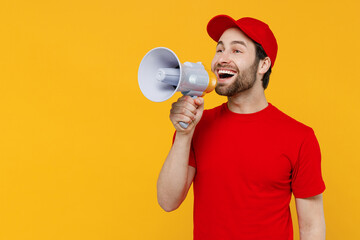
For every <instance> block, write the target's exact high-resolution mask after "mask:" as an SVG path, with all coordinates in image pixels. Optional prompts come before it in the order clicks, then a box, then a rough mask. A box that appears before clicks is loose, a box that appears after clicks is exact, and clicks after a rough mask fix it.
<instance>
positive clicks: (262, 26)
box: [207, 15, 278, 67]
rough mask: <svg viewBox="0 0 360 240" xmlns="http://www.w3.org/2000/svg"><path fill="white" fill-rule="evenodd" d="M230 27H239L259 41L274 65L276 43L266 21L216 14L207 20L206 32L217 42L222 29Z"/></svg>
mask: <svg viewBox="0 0 360 240" xmlns="http://www.w3.org/2000/svg"><path fill="white" fill-rule="evenodd" d="M232 27H238V28H240V30H241V31H243V32H244V33H245V34H246V35H247V36H248V37H249V38H251V39H252V40H253V41H255V42H257V43H259V44H260V45H261V46H262V47H263V49H264V51H265V53H266V54H267V55H268V56H269V58H270V60H271V67H273V66H274V63H275V59H276V54H277V50H278V45H277V42H276V38H275V36H274V34H273V32H272V31H271V30H270V28H269V26H268V25H267V24H266V23H264V22H262V21H260V20H257V19H255V18H250V17H244V18H240V19H239V20H237V21H236V20H234V19H233V18H231V17H229V16H227V15H218V16H215V17H213V18H212V19H211V20H210V21H209V23H208V25H207V32H208V34H209V36H210V37H211V38H212V39H214V40H215V41H216V42H218V41H219V39H220V37H221V35H222V34H223V33H224V31H225V30H226V29H229V28H232Z"/></svg>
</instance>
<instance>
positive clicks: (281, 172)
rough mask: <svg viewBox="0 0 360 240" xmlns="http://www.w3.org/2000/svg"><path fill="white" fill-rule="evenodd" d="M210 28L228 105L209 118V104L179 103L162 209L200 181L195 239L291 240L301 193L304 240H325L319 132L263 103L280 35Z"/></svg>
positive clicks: (240, 23) (227, 25)
mask: <svg viewBox="0 0 360 240" xmlns="http://www.w3.org/2000/svg"><path fill="white" fill-rule="evenodd" d="M207 30H208V34H209V35H210V37H211V38H212V39H214V40H215V41H216V42H217V47H216V54H215V57H214V59H213V61H212V71H213V72H214V73H215V75H216V77H217V79H218V84H217V87H216V92H217V93H218V94H220V95H223V96H227V98H228V102H227V103H224V104H222V105H221V106H219V107H216V108H214V109H211V110H206V111H203V110H204V100H203V98H197V99H192V98H191V97H189V96H184V97H181V98H180V99H179V100H178V101H177V102H176V103H174V104H173V106H172V109H171V113H170V119H171V121H172V123H173V125H174V127H175V128H176V135H175V137H174V143H173V146H172V148H171V150H170V152H169V155H168V157H167V158H166V161H165V163H164V165H163V168H162V169H161V172H160V175H159V179H158V201H159V204H160V206H161V207H162V208H163V209H164V210H165V211H173V210H175V209H176V208H178V207H179V206H180V204H181V203H182V202H183V200H184V199H185V197H186V195H187V192H188V190H189V188H190V186H191V184H192V182H193V183H194V239H195V240H211V239H214V240H221V239H226V240H230V239H244V240H250V239H251V240H255V239H256V240H290V239H293V228H292V221H291V215H290V209H289V203H290V199H291V194H294V196H295V201H296V209H297V213H298V220H299V230H300V239H301V240H323V239H325V220H324V213H323V203H322V192H323V191H324V190H325V184H324V182H323V179H322V176H321V156H320V149H319V145H318V142H317V140H316V137H315V134H314V132H313V130H312V129H311V128H310V127H308V126H305V125H304V124H302V123H300V122H297V121H296V120H294V119H292V118H291V117H289V116H287V115H285V114H284V113H282V112H281V111H280V110H278V109H277V108H276V107H274V106H273V105H271V104H270V103H268V102H267V100H266V98H265V94H264V90H265V88H266V87H267V85H268V82H269V75H270V73H271V68H272V67H273V66H274V63H275V59H276V54H277V42H276V39H275V37H274V35H273V33H272V31H271V30H270V28H269V27H268V25H266V24H265V23H263V22H261V21H259V20H256V19H253V18H242V19H239V20H237V21H235V20H234V19H232V18H231V17H229V16H226V15H219V16H216V17H214V18H213V19H211V20H210V22H209V23H208V27H207ZM200 119H201V121H200ZM179 122H188V123H189V127H188V128H187V129H183V128H182V127H181V126H180V125H179Z"/></svg>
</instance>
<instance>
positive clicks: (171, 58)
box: [138, 47, 217, 128]
mask: <svg viewBox="0 0 360 240" xmlns="http://www.w3.org/2000/svg"><path fill="white" fill-rule="evenodd" d="M138 81H139V85H140V89H141V91H142V93H143V94H144V95H145V97H146V98H148V99H149V100H151V101H153V102H163V101H165V100H167V99H169V98H170V97H172V96H173V95H174V93H175V92H181V93H182V94H183V95H189V96H192V97H200V96H203V95H205V93H209V92H211V91H212V90H214V89H215V86H216V83H217V81H216V78H215V76H214V75H213V74H212V72H210V71H207V70H206V69H205V68H204V66H203V65H202V64H201V62H197V63H192V62H185V63H184V64H181V63H180V61H179V59H178V57H177V56H176V54H175V53H174V52H173V51H171V50H170V49H168V48H165V47H158V48H154V49H152V50H150V51H149V52H148V53H147V54H146V55H145V56H144V58H143V59H142V61H141V63H140V67H139V72H138ZM179 124H180V125H181V127H183V128H187V127H188V123H184V122H180V123H179Z"/></svg>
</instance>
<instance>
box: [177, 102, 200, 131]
mask: <svg viewBox="0 0 360 240" xmlns="http://www.w3.org/2000/svg"><path fill="white" fill-rule="evenodd" d="M191 97H192V99H195V98H197V96H191ZM179 125H180V126H181V127H182V128H183V129H187V128H188V126H189V124H188V123H186V122H179Z"/></svg>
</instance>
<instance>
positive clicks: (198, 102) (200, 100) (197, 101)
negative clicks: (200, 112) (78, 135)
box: [194, 97, 204, 107]
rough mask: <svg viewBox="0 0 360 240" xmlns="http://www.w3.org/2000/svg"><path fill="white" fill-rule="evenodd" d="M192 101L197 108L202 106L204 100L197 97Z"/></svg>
mask: <svg viewBox="0 0 360 240" xmlns="http://www.w3.org/2000/svg"><path fill="white" fill-rule="evenodd" d="M194 101H195V104H196V105H198V107H201V105H203V106H204V99H203V98H202V97H198V98H196V99H195V100H194Z"/></svg>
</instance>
